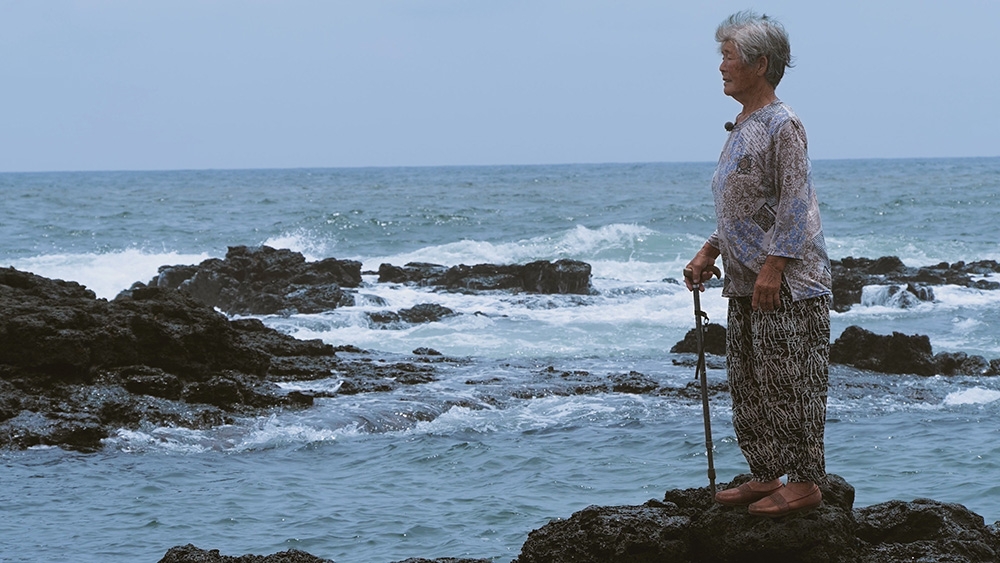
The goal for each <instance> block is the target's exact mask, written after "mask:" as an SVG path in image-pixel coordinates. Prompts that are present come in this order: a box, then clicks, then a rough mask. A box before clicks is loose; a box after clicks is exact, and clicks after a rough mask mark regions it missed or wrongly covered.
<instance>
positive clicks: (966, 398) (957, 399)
mask: <svg viewBox="0 0 1000 563" xmlns="http://www.w3.org/2000/svg"><path fill="white" fill-rule="evenodd" d="M997 400H1000V391H998V390H995V389H983V388H982V387H973V388H971V389H965V390H962V391H954V392H952V393H948V396H947V397H945V398H944V404H945V405H947V406H954V405H985V404H986V403H992V402H993V401H997Z"/></svg>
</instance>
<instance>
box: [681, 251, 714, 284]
mask: <svg viewBox="0 0 1000 563" xmlns="http://www.w3.org/2000/svg"><path fill="white" fill-rule="evenodd" d="M718 256H719V251H718V249H716V248H715V247H714V246H712V245H710V244H705V246H703V247H702V248H701V250H699V251H698V253H697V254H695V255H694V258H692V259H691V261H690V262H688V265H687V266H684V285H686V286H687V288H688V291H694V288H695V287H696V286H697V287H698V291H705V285H704V283H705V282H707V281H708V280H710V279H712V276H718V277H720V278H721V277H722V272H720V271H719V268H717V267H716V266H715V259H716V258H717V257H718Z"/></svg>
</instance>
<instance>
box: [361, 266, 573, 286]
mask: <svg viewBox="0 0 1000 563" xmlns="http://www.w3.org/2000/svg"><path fill="white" fill-rule="evenodd" d="M378 281H379V282H380V283H413V284H416V285H424V286H434V287H441V288H444V289H448V290H454V291H461V290H474V291H488V290H508V291H525V292H528V293H547V294H580V295H586V294H589V293H590V292H591V287H590V264H587V263H586V262H580V261H579V260H557V261H555V262H549V261H547V260H539V261H535V262H530V263H528V264H523V265H519V264H513V265H496V264H477V265H475V266H466V265H464V264H460V265H458V266H452V267H450V268H448V267H445V266H440V265H437V264H426V263H420V262H414V263H409V264H407V265H405V266H402V267H400V266H393V265H391V264H382V265H381V266H379V269H378Z"/></svg>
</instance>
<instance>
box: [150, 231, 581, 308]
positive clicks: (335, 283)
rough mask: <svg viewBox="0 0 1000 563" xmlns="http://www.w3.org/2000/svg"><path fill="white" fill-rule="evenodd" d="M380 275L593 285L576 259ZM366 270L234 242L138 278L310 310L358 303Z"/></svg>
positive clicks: (423, 280)
mask: <svg viewBox="0 0 1000 563" xmlns="http://www.w3.org/2000/svg"><path fill="white" fill-rule="evenodd" d="M378 274H379V279H378V281H379V283H408V284H414V285H421V286H429V287H436V288H441V289H444V290H448V291H491V290H504V291H524V292H527V293H544V294H583V295H586V294H589V293H590V292H591V287H590V264H587V263H585V262H580V261H577V260H557V261H556V262H549V261H546V260H539V261H536V262H531V263H529V264H510V265H496V264H477V265H474V266H466V265H464V264H461V265H458V266H452V267H450V268H449V267H445V266H440V265H437V264H423V263H411V264H407V265H405V266H401V267H400V266H393V265H391V264H382V265H381V266H380V267H379V272H378ZM361 275H362V272H361V263H360V262H357V261H354V260H338V259H336V258H327V259H324V260H320V261H318V262H307V261H306V259H305V257H304V256H303V255H302V254H301V253H298V252H294V251H292V250H287V249H280V250H276V249H274V248H271V247H269V246H258V247H247V246H231V247H229V250H228V251H227V252H226V257H225V258H224V259H219V258H210V259H208V260H205V261H203V262H202V263H201V264H198V265H196V266H184V265H182V266H161V267H160V268H159V271H158V273H157V275H156V277H154V278H153V279H152V280H150V281H149V282H148V283H145V284H143V283H137V284H136V285H134V286H133V289H135V288H141V287H145V286H148V287H160V288H169V289H179V290H181V291H183V292H184V293H187V294H188V295H190V296H192V297H194V298H195V299H197V300H198V301H201V302H202V303H204V304H206V305H208V306H210V307H218V308H219V309H220V310H222V311H224V312H226V313H228V314H230V315H275V314H278V315H291V314H296V313H302V314H309V313H320V312H323V311H330V310H333V309H337V308H339V307H349V306H352V305H354V304H355V303H356V294H355V292H354V290H356V289H357V288H358V287H359V286H361V281H362V279H361ZM345 288H346V289H345ZM369 299H371V297H369ZM425 307H426V306H425ZM449 314H450V312H445V311H439V312H438V313H437V314H434V315H430V316H429V317H428V316H427V315H426V314H425V312H423V311H417V312H414V311H409V310H403V311H399V312H398V313H395V317H394V318H389V317H388V316H387V315H389V316H391V315H392V313H384V314H383V313H379V314H376V315H375V316H374V317H372V320H373V322H375V323H383V324H398V323H399V322H400V321H402V322H409V323H418V322H432V321H434V320H440V319H441V318H443V317H444V316H448V315H449ZM407 315H409V316H410V317H412V319H407V318H406V317H407Z"/></svg>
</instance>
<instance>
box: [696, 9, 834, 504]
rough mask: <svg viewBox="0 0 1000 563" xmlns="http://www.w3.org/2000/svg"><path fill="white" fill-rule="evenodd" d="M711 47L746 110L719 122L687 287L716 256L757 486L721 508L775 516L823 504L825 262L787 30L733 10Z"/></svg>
mask: <svg viewBox="0 0 1000 563" xmlns="http://www.w3.org/2000/svg"><path fill="white" fill-rule="evenodd" d="M715 39H716V41H718V43H719V46H720V51H721V53H722V64H721V65H720V66H719V70H720V71H721V73H722V82H723V92H724V93H725V94H726V95H727V96H730V97H732V98H733V99H735V100H736V101H737V102H739V103H740V104H742V106H743V109H742V111H741V112H740V113H739V115H738V116H737V117H736V121H735V123H727V124H726V129H727V130H728V131H729V138H728V139H727V140H726V144H725V146H724V147H723V149H722V155H721V156H720V157H719V163H718V166H717V168H716V170H715V176H714V177H713V179H712V193H713V194H714V197H715V211H716V217H717V228H716V231H715V232H714V233H713V234H712V236H711V237H709V239H708V241H707V242H706V243H705V245H704V246H703V247H702V249H701V250H700V251H698V253H697V254H696V255H695V257H694V258H693V259H692V260H691V262H690V263H689V264H688V266H687V269H689V270H690V271H691V278H688V279H687V287H688V289H690V290H694V289H695V288H696V287H697V289H698V290H700V291H704V286H703V285H702V283H703V282H704V281H707V280H708V279H710V278H711V276H712V270H711V268H712V266H714V264H715V259H716V258H717V257H719V256H720V255H721V256H722V264H723V267H724V269H725V285H724V288H723V291H722V295H723V296H724V297H727V298H729V311H728V329H727V337H726V355H727V357H726V368H727V372H728V379H729V387H730V391H731V394H732V400H733V426H734V428H735V430H736V437H737V439H738V441H739V445H740V449H741V450H742V451H743V455H744V456H745V457H746V460H747V462H748V463H749V465H750V471H751V472H752V474H753V480H752V481H750V482H747V483H744V484H743V485H740V486H739V487H736V488H731V489H727V490H723V491H720V492H719V493H718V494H717V495H716V500H717V501H718V502H720V503H722V504H726V505H749V509H748V510H749V512H750V514H753V515H757V516H766V517H776V516H782V515H784V514H788V513H790V512H797V511H802V510H809V509H812V508H815V507H817V506H819V504H820V503H821V501H822V493H821V492H820V489H819V487H818V485H819V484H821V483H823V481H824V480H825V478H826V467H825V458H824V446H823V434H824V431H825V422H826V399H827V387H828V366H829V350H830V295H831V286H832V283H831V276H830V261H829V258H828V257H827V252H826V243H825V242H824V239H823V230H822V224H821V222H820V215H819V205H818V203H817V200H816V193H815V191H814V189H813V184H812V178H811V175H810V164H809V156H808V152H807V142H806V133H805V129H804V128H803V126H802V123H801V121H799V118H798V117H797V116H796V115H795V113H794V112H793V111H792V109H791V108H790V107H788V106H787V105H785V104H784V103H783V102H782V101H781V100H779V99H778V98H777V96H776V95H775V88H776V87H777V86H778V83H779V82H780V81H781V78H782V76H783V75H784V72H785V67H788V66H791V48H790V46H789V42H788V34H787V33H786V32H785V29H784V27H783V26H782V25H781V24H780V23H779V22H777V21H776V20H774V19H772V18H769V17H767V16H766V15H765V16H760V15H757V14H755V13H753V12H739V13H736V14H733V15H732V16H730V17H729V18H727V19H726V20H725V21H724V22H723V23H722V24H721V25H720V26H719V28H718V29H717V30H716V32H715ZM783 475H787V480H788V484H787V485H782V483H781V480H780V478H781V477H782V476H783Z"/></svg>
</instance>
